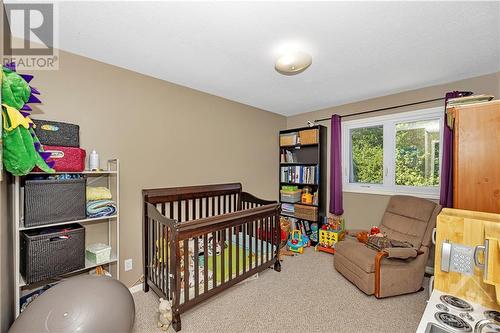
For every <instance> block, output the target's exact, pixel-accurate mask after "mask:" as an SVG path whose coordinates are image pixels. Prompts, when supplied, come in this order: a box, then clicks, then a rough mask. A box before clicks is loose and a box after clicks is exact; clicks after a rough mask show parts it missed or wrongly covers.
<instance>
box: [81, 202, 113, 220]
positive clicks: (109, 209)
mask: <svg viewBox="0 0 500 333" xmlns="http://www.w3.org/2000/svg"><path fill="white" fill-rule="evenodd" d="M115 213H116V204H115V202H114V201H112V200H94V201H89V202H87V216H88V217H90V218H96V217H103V216H110V215H114V214H115Z"/></svg>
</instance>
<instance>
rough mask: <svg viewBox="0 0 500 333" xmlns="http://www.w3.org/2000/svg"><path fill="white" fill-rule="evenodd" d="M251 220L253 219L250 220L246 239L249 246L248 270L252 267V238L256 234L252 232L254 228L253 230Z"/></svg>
mask: <svg viewBox="0 0 500 333" xmlns="http://www.w3.org/2000/svg"><path fill="white" fill-rule="evenodd" d="M253 222H254V221H252V222H250V237H249V239H248V248H249V250H248V266H249V268H248V270H251V269H252V267H253V262H252V239H253V238H255V237H256V234H254V230H253V227H254V225H253ZM247 225H248V223H247Z"/></svg>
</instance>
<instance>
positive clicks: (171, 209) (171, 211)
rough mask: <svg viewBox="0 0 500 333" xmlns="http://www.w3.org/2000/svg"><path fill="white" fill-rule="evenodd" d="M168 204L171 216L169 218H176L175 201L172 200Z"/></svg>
mask: <svg viewBox="0 0 500 333" xmlns="http://www.w3.org/2000/svg"><path fill="white" fill-rule="evenodd" d="M168 205H169V206H170V207H169V209H170V216H169V218H171V219H172V220H175V218H174V203H173V202H171V203H169V204H168Z"/></svg>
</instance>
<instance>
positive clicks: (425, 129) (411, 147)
mask: <svg viewBox="0 0 500 333" xmlns="http://www.w3.org/2000/svg"><path fill="white" fill-rule="evenodd" d="M443 114H444V112H443V109H442V108H433V109H426V110H419V111H415V112H405V113H402V114H397V115H390V116H381V117H373V118H367V119H360V120H351V121H344V122H343V123H342V133H343V147H342V148H343V165H344V171H345V172H344V190H345V191H348V192H367V193H380V194H395V193H406V194H412V195H420V196H424V197H431V198H437V197H438V196H439V174H440V162H441V158H440V157H441V144H440V142H441V137H442V123H443Z"/></svg>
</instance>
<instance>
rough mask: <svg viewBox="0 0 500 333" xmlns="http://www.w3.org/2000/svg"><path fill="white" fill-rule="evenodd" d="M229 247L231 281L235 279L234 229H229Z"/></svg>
mask: <svg viewBox="0 0 500 333" xmlns="http://www.w3.org/2000/svg"><path fill="white" fill-rule="evenodd" d="M227 243H228V246H229V256H228V257H229V280H231V279H232V278H233V228H232V227H230V228H229V239H228V242H227Z"/></svg>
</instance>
